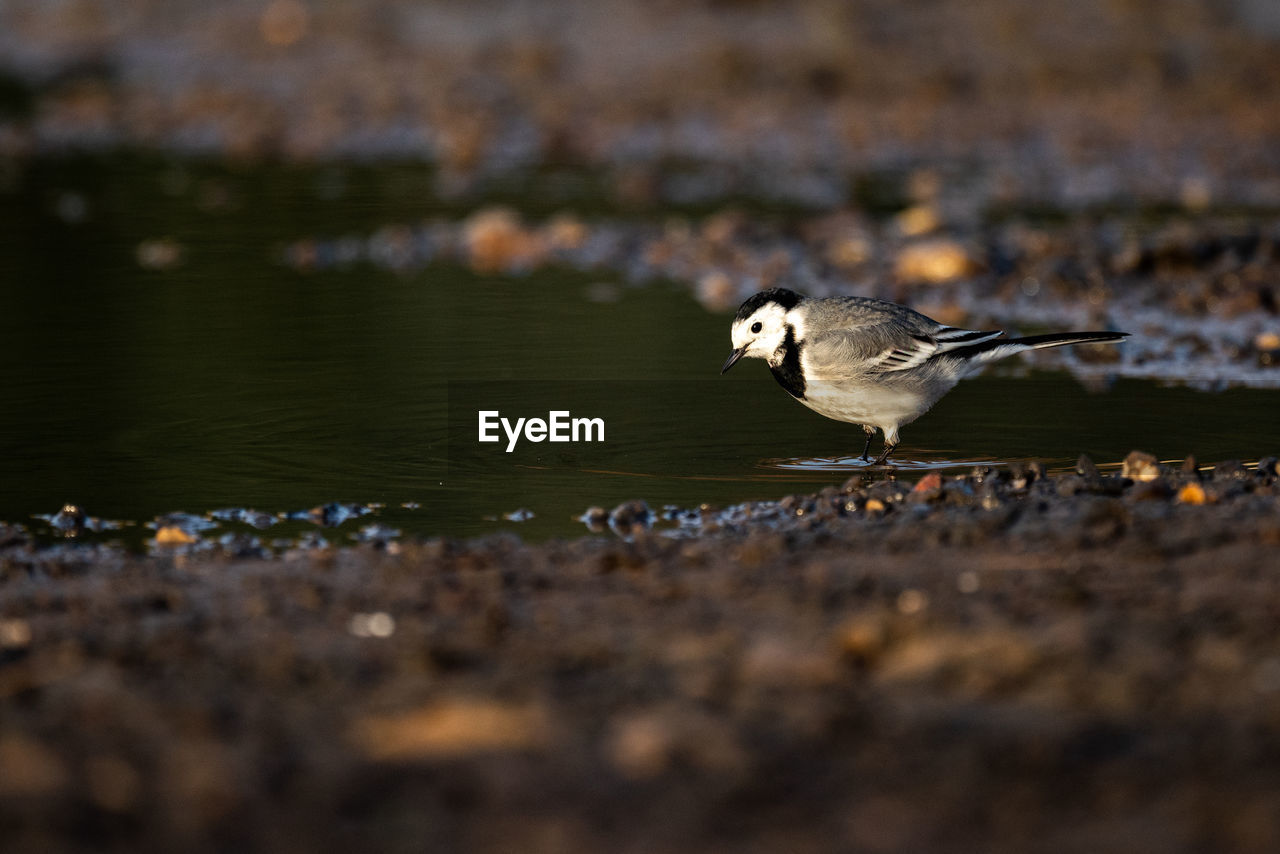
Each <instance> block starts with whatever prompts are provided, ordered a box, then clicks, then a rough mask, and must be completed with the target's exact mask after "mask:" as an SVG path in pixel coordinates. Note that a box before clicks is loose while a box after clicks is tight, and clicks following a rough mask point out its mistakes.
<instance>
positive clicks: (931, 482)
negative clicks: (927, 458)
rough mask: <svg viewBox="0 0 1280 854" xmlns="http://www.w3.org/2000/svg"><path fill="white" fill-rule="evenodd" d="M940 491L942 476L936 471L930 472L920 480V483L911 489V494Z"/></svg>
mask: <svg viewBox="0 0 1280 854" xmlns="http://www.w3.org/2000/svg"><path fill="white" fill-rule="evenodd" d="M941 490H942V475H940V474H938V473H937V472H936V471H931V472H929V473H928V474H927V475H925V476H924V477H922V478H920V482H919V483H917V484H916V485H915V486H914V487H913V488H912V490H911V491H912V492H940V491H941Z"/></svg>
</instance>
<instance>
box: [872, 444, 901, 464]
mask: <svg viewBox="0 0 1280 854" xmlns="http://www.w3.org/2000/svg"><path fill="white" fill-rule="evenodd" d="M896 447H898V444H897V442H895V443H893V444H892V445H890V444H889V443H888V442H885V443H884V450H883V451H881V452H880V456H878V457H876V461H875V462H874V463H872V465H874V466H880V465H884V461H885V460H887V459H889V455H890V454H892V453H893V449H894V448H896Z"/></svg>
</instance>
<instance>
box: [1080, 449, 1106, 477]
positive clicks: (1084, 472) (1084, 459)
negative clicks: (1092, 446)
mask: <svg viewBox="0 0 1280 854" xmlns="http://www.w3.org/2000/svg"><path fill="white" fill-rule="evenodd" d="M1076 474H1078V475H1080V476H1081V477H1083V478H1084V479H1085V480H1088V481H1091V482H1092V481H1095V480H1101V479H1102V476H1101V475H1100V474H1098V467H1097V466H1096V465H1094V462H1093V460H1092V459H1091V458H1090V457H1089V455H1088V454H1081V455H1080V459H1078V460H1076Z"/></svg>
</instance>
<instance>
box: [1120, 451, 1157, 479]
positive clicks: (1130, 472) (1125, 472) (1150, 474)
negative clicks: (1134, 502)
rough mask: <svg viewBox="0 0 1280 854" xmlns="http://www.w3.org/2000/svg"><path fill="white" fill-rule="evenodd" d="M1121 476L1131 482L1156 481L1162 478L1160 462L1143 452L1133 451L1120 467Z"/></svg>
mask: <svg viewBox="0 0 1280 854" xmlns="http://www.w3.org/2000/svg"><path fill="white" fill-rule="evenodd" d="M1120 475H1121V477H1127V478H1129V479H1130V480H1137V481H1146V480H1155V479H1156V478H1157V477H1159V476H1160V461H1159V460H1157V459H1156V458H1155V457H1154V456H1152V455H1151V454H1148V453H1145V452H1143V451H1131V452H1130V453H1129V455H1128V456H1127V457H1125V458H1124V463H1123V464H1122V465H1121V466H1120Z"/></svg>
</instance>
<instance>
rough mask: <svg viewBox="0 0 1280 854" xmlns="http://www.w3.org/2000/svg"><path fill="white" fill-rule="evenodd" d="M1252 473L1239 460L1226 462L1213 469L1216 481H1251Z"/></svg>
mask: <svg viewBox="0 0 1280 854" xmlns="http://www.w3.org/2000/svg"><path fill="white" fill-rule="evenodd" d="M1251 477H1252V475H1251V473H1250V471H1249V470H1248V469H1247V468H1245V467H1244V464H1243V463H1241V462H1240V461H1239V460H1226V461H1224V462H1220V463H1218V464H1217V465H1216V466H1214V467H1213V479H1214V480H1250V479H1251Z"/></svg>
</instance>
